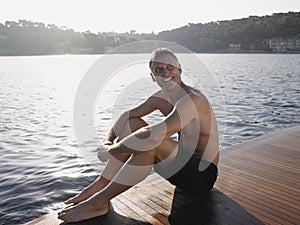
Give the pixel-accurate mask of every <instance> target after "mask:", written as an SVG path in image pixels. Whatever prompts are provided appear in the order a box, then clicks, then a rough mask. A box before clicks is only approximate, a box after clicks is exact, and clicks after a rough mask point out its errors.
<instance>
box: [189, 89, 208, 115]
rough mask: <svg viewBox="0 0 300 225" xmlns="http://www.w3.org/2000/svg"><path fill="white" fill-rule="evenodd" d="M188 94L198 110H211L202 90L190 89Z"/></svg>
mask: <svg viewBox="0 0 300 225" xmlns="http://www.w3.org/2000/svg"><path fill="white" fill-rule="evenodd" d="M187 94H188V96H189V97H190V98H191V99H192V101H193V103H194V104H195V106H196V107H197V109H198V110H205V109H208V110H210V103H209V101H208V99H207V97H206V96H205V95H204V94H203V93H202V92H201V91H200V90H198V89H195V88H192V87H189V88H188V89H187Z"/></svg>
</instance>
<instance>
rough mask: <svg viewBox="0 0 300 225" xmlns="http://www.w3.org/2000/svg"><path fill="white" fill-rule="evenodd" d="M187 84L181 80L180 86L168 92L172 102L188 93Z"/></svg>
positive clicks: (167, 94) (167, 95)
mask: <svg viewBox="0 0 300 225" xmlns="http://www.w3.org/2000/svg"><path fill="white" fill-rule="evenodd" d="M186 89H187V86H186V85H185V84H184V83H183V82H181V86H180V87H176V88H174V89H173V90H171V91H168V92H166V97H167V98H168V99H169V101H170V102H171V103H172V104H175V103H176V102H177V101H178V100H179V99H180V98H182V97H183V96H185V95H186V94H187V90H186Z"/></svg>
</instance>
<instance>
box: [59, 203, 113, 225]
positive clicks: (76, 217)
mask: <svg viewBox="0 0 300 225" xmlns="http://www.w3.org/2000/svg"><path fill="white" fill-rule="evenodd" d="M108 210H109V207H108V204H104V205H103V206H100V205H99V204H95V203H94V202H93V201H91V200H88V201H84V202H81V203H80V204H78V205H74V206H68V207H66V208H65V209H64V210H62V211H61V212H59V213H58V218H59V219H61V220H63V221H64V222H68V223H69V222H79V221H82V220H87V219H91V218H94V217H98V216H103V215H105V214H107V212H108Z"/></svg>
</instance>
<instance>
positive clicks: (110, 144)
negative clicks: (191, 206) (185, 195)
mask: <svg viewBox="0 0 300 225" xmlns="http://www.w3.org/2000/svg"><path fill="white" fill-rule="evenodd" d="M149 66H150V70H151V73H150V75H151V77H152V80H153V81H154V82H157V84H158V85H159V86H160V88H161V90H160V91H158V92H157V93H155V94H154V95H152V96H151V97H149V98H148V99H147V100H146V101H145V102H144V103H143V104H141V105H140V106H138V107H136V108H134V109H131V110H129V111H127V112H125V113H123V114H122V115H121V116H120V117H119V119H118V120H117V121H116V123H115V124H114V125H113V127H112V128H111V129H110V130H109V132H108V134H107V136H106V138H105V140H104V142H103V144H102V145H101V146H99V147H98V157H99V159H100V160H101V161H103V162H106V161H108V163H107V166H106V167H105V169H104V171H103V173H102V174H101V175H100V176H99V177H98V178H97V179H96V180H95V181H94V182H93V183H92V184H91V185H90V186H88V187H87V188H85V189H84V190H83V191H82V192H81V193H80V194H78V195H76V196H75V197H73V198H70V199H68V200H67V201H66V202H65V203H66V204H73V205H71V206H68V207H67V208H65V209H64V210H62V211H61V212H59V214H58V218H60V219H62V220H64V221H66V222H77V221H81V220H85V219H89V218H93V217H97V216H101V215H104V214H106V213H107V212H108V204H109V201H110V200H111V199H112V198H114V197H115V196H117V195H119V194H120V193H122V192H124V191H126V190H127V189H129V188H130V187H132V186H134V185H135V184H137V183H138V182H140V181H142V180H143V179H144V178H146V177H147V176H148V174H149V173H150V171H151V169H152V167H153V165H154V169H155V171H156V172H157V173H159V174H160V175H161V176H163V177H164V178H166V179H167V180H169V181H170V182H171V183H172V184H174V185H176V186H178V187H179V188H181V189H182V190H185V191H187V192H189V193H190V194H193V195H198V194H202V193H206V192H208V191H209V190H210V189H211V188H212V187H213V185H214V183H215V181H216V179H217V172H218V169H217V165H218V160H219V143H218V130H217V123H216V120H215V117H214V114H213V111H212V109H211V107H210V104H209V102H208V100H207V99H206V97H205V96H204V95H203V94H202V93H201V92H200V91H199V90H197V89H194V88H192V87H190V86H188V85H186V84H184V83H183V81H182V80H181V73H182V70H181V65H180V64H179V61H178V59H177V57H176V56H175V55H174V53H173V52H171V51H170V50H168V49H165V48H159V49H156V50H154V51H153V53H152V57H151V59H150V63H149ZM154 110H160V112H161V113H162V114H163V115H164V116H165V118H164V119H163V120H162V121H161V122H159V123H157V124H150V125H148V124H147V123H146V122H145V121H144V120H143V119H142V117H143V116H145V115H147V114H150V113H151V112H153V111H154ZM176 133H178V140H177V141H176V140H174V139H172V138H171V136H172V135H174V134H176Z"/></svg>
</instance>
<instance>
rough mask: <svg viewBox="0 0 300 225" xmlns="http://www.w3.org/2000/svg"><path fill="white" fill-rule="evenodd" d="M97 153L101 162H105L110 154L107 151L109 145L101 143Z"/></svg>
mask: <svg viewBox="0 0 300 225" xmlns="http://www.w3.org/2000/svg"><path fill="white" fill-rule="evenodd" d="M97 151H98V152H97V155H98V158H99V159H100V161H101V162H107V161H108V160H109V159H110V158H111V157H112V155H111V154H110V153H109V145H108V144H103V145H100V146H99V147H98V148H97Z"/></svg>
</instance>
